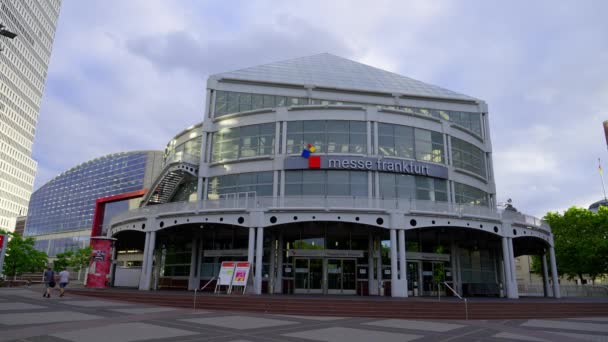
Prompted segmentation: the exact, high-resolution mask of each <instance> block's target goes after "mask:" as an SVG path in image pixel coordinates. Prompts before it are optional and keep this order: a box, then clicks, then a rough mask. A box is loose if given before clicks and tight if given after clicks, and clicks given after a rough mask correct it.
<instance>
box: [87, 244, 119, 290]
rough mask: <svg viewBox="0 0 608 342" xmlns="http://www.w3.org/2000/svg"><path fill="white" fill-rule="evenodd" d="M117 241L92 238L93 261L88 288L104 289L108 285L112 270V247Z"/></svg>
mask: <svg viewBox="0 0 608 342" xmlns="http://www.w3.org/2000/svg"><path fill="white" fill-rule="evenodd" d="M115 240H116V239H112V238H104V237H92V238H91V249H92V251H91V259H90V263H89V274H88V276H87V287H90V288H96V289H103V288H106V287H107V286H108V285H107V283H108V275H109V274H110V270H111V268H112V253H113V250H112V247H113V246H112V245H113V242H114V241H115Z"/></svg>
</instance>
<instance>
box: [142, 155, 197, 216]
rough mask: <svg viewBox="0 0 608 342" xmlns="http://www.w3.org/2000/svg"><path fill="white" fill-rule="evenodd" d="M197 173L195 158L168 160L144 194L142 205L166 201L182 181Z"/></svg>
mask: <svg viewBox="0 0 608 342" xmlns="http://www.w3.org/2000/svg"><path fill="white" fill-rule="evenodd" d="M197 175H198V163H197V162H196V161H195V160H190V159H189V158H179V159H175V160H173V161H170V162H168V163H167V164H166V165H165V167H164V169H163V171H162V172H161V173H160V175H159V176H158V178H156V180H155V181H154V184H153V185H152V187H150V191H148V193H146V195H145V196H144V199H143V201H142V206H146V205H153V204H163V203H168V202H169V201H170V200H171V198H173V195H175V192H176V191H177V189H178V187H179V185H180V184H181V183H182V181H184V180H185V179H186V178H188V177H191V176H193V177H197Z"/></svg>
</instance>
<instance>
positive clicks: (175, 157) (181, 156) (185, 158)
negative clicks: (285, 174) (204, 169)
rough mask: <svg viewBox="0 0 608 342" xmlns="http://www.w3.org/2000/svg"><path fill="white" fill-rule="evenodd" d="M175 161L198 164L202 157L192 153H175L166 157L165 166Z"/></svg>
mask: <svg viewBox="0 0 608 342" xmlns="http://www.w3.org/2000/svg"><path fill="white" fill-rule="evenodd" d="M173 163H188V164H193V165H197V166H198V164H199V163H200V157H199V156H198V155H194V154H190V153H181V152H178V153H175V154H172V155H170V156H168V157H167V159H165V161H164V163H163V166H166V165H169V164H173Z"/></svg>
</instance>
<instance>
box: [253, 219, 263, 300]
mask: <svg viewBox="0 0 608 342" xmlns="http://www.w3.org/2000/svg"><path fill="white" fill-rule="evenodd" d="M257 231H258V232H257V243H256V246H255V293H256V294H262V267H263V257H264V227H259V228H257Z"/></svg>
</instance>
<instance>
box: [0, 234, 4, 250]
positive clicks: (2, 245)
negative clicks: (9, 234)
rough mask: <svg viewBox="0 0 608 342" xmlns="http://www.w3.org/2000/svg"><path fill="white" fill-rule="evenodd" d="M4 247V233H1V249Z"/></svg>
mask: <svg viewBox="0 0 608 342" xmlns="http://www.w3.org/2000/svg"><path fill="white" fill-rule="evenodd" d="M2 247H4V235H0V251H1V250H2Z"/></svg>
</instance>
